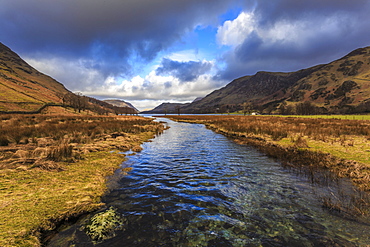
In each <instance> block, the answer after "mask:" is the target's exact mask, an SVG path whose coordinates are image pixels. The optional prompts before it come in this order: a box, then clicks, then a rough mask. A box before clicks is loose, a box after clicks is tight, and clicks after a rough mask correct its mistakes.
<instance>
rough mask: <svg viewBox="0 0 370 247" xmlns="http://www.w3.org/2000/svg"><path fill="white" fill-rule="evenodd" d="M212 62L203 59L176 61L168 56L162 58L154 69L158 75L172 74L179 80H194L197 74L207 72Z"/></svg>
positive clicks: (197, 76)
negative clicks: (201, 60)
mask: <svg viewBox="0 0 370 247" xmlns="http://www.w3.org/2000/svg"><path fill="white" fill-rule="evenodd" d="M211 68H212V63H211V62H207V61H203V62H199V61H198V62H197V61H188V62H178V61H173V60H170V59H168V58H163V60H162V64H161V66H160V67H159V68H157V69H156V73H157V74H158V75H172V76H174V77H177V78H178V79H179V80H180V81H181V82H187V81H194V80H195V79H197V78H199V76H201V75H203V74H205V73H207V72H209V71H210V70H211Z"/></svg>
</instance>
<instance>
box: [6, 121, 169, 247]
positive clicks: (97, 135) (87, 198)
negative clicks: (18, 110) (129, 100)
mask: <svg viewBox="0 0 370 247" xmlns="http://www.w3.org/2000/svg"><path fill="white" fill-rule="evenodd" d="M163 129H164V127H163V125H162V124H160V123H156V122H153V121H152V120H151V119H147V118H142V117H134V116H122V117H121V116H118V117H110V116H50V115H49V116H46V115H31V116H30V115H27V116H22V115H12V116H10V115H5V116H0V140H4V139H5V140H6V141H2V143H1V144H3V145H2V146H0V208H1V209H0V226H1V231H0V246H40V240H39V237H40V232H44V231H48V230H52V229H54V228H55V226H56V225H57V224H58V223H60V222H61V221H63V220H65V219H68V218H71V217H75V216H78V215H81V214H82V213H86V212H90V211H94V210H97V209H99V208H100V207H101V206H102V204H101V202H100V198H101V196H102V195H103V194H104V193H105V192H106V190H107V187H106V183H105V182H106V177H107V176H109V175H111V174H113V172H114V171H115V170H116V169H117V168H118V167H119V165H120V164H121V163H122V161H123V160H124V155H122V154H120V153H119V152H112V151H114V150H117V151H127V150H129V149H135V150H139V149H140V144H141V143H142V142H143V141H146V140H148V139H150V138H153V137H154V135H156V134H159V133H161V132H162V131H163Z"/></svg>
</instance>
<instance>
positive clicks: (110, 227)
mask: <svg viewBox="0 0 370 247" xmlns="http://www.w3.org/2000/svg"><path fill="white" fill-rule="evenodd" d="M124 223H125V219H124V218H123V217H122V216H121V215H120V214H119V213H118V212H117V210H116V209H115V208H113V207H110V208H109V209H108V210H106V211H104V212H101V213H97V214H95V215H94V216H93V217H91V219H90V220H89V221H88V223H87V224H86V226H85V227H84V230H85V232H86V234H87V235H88V236H89V237H90V238H91V239H92V241H93V242H95V243H99V242H101V241H104V240H106V239H110V238H113V237H114V236H116V232H117V231H122V230H124Z"/></svg>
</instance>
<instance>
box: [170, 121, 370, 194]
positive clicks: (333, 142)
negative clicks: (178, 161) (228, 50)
mask: <svg viewBox="0 0 370 247" xmlns="http://www.w3.org/2000/svg"><path fill="white" fill-rule="evenodd" d="M171 118H172V119H174V120H177V121H187V122H197V123H203V124H206V125H207V126H208V127H209V128H212V129H214V130H216V131H218V132H220V133H223V134H225V135H228V136H231V137H233V138H235V139H237V140H238V141H239V142H240V143H248V144H250V145H254V146H256V147H258V148H259V149H261V150H262V151H264V152H266V153H267V154H269V155H271V156H274V157H277V158H279V159H281V160H282V161H283V162H285V163H295V164H298V165H306V166H312V167H315V166H316V167H324V168H328V169H330V170H332V171H334V172H335V173H336V174H338V175H339V176H343V177H349V178H351V179H352V181H353V182H354V184H355V185H357V186H358V187H359V188H360V189H362V190H365V191H370V121H368V120H345V119H323V118H317V119H316V118H297V117H277V116H270V117H268V116H231V115H228V116H171Z"/></svg>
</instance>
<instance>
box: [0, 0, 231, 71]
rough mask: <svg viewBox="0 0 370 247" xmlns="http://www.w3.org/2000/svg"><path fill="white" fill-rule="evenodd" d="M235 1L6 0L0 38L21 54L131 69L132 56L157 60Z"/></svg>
mask: <svg viewBox="0 0 370 247" xmlns="http://www.w3.org/2000/svg"><path fill="white" fill-rule="evenodd" d="M231 2H232V1H223V0H213V1H212V3H211V4H210V2H209V1H208V0H176V1H172V0H155V1H153V0H124V1H123V0H106V1H102V0H54V1H49V0H0V3H1V4H0V5H1V8H0V30H1V31H0V32H1V33H0V34H1V36H0V39H1V41H2V42H3V43H4V44H6V45H8V46H10V47H11V48H13V49H14V50H15V51H17V52H19V53H21V54H27V55H29V54H31V53H32V55H33V56H37V55H38V56H40V57H41V56H43V57H45V56H46V54H52V56H62V57H63V58H66V59H67V58H70V59H73V58H83V59H85V60H91V61H93V62H92V63H93V64H90V66H94V67H95V68H98V69H100V70H101V71H103V72H105V73H107V74H113V75H114V74H117V73H119V72H127V73H128V72H129V71H130V69H131V67H130V62H129V61H128V58H129V57H135V58H136V59H138V60H140V61H144V62H145V61H150V60H152V59H153V58H154V57H155V56H156V55H157V53H158V52H159V51H162V50H164V49H166V48H167V47H168V46H169V45H170V44H172V43H173V42H174V41H176V40H178V39H180V38H181V35H182V34H183V33H184V32H186V31H189V30H191V29H192V28H193V27H194V25H196V24H197V23H210V22H216V21H217V19H216V18H217V14H218V13H222V12H223V11H225V9H227V6H229V5H230V3H231ZM210 16H213V18H214V20H207V18H209V17H210Z"/></svg>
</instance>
